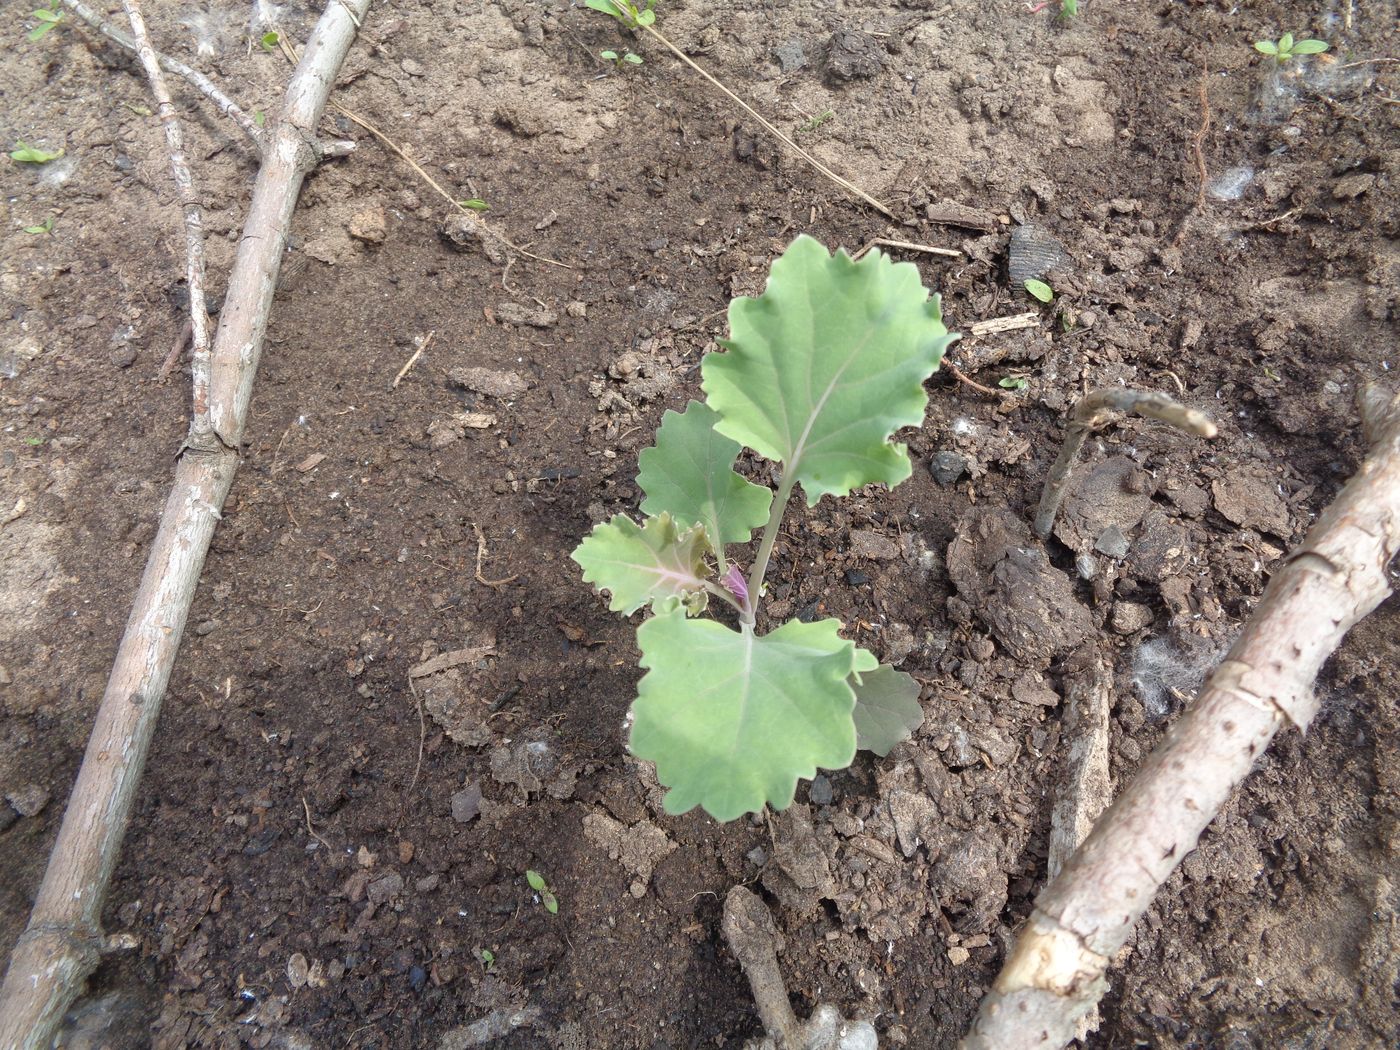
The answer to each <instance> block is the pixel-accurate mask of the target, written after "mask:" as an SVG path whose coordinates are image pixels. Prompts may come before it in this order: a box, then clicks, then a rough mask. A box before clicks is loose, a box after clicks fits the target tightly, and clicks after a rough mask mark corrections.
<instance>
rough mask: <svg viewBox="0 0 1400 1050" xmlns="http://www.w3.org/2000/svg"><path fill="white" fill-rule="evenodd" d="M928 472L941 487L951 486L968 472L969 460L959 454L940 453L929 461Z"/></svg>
mask: <svg viewBox="0 0 1400 1050" xmlns="http://www.w3.org/2000/svg"><path fill="white" fill-rule="evenodd" d="M928 470H929V473H930V474H932V475H933V480H934V481H936V482H938V483H939V484H940V485H951V484H953V483H954V482H955V481H957V480H958V478H960V477H962V476H963V474H964V473H965V472H966V470H967V459H966V458H965V457H963V456H962V455H961V454H959V453H957V452H952V451H945V452H940V453H938V455H936V456H934V457H933V459H931V460H929V465H928Z"/></svg>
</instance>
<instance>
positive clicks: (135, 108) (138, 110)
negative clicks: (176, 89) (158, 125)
mask: <svg viewBox="0 0 1400 1050" xmlns="http://www.w3.org/2000/svg"><path fill="white" fill-rule="evenodd" d="M122 105H123V106H125V107H126V108H127V109H129V110H131V112H133V113H135V114H136V115H137V116H138V117H149V116H150V115H151V107H150V106H143V105H141V104H140V103H139V102H123V103H122Z"/></svg>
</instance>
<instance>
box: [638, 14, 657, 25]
mask: <svg viewBox="0 0 1400 1050" xmlns="http://www.w3.org/2000/svg"><path fill="white" fill-rule="evenodd" d="M655 21H656V12H655V11H652V10H646V11H639V12H638V13H637V25H639V26H649V25H651V24H652V23H653V22H655Z"/></svg>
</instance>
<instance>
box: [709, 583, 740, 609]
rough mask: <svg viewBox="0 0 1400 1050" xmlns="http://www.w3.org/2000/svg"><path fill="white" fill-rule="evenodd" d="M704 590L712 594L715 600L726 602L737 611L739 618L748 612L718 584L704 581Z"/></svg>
mask: <svg viewBox="0 0 1400 1050" xmlns="http://www.w3.org/2000/svg"><path fill="white" fill-rule="evenodd" d="M705 590H707V591H708V592H709V593H711V594H713V595H714V596H715V597H716V598H720V599H722V600H724V601H726V602H728V603H729V604H730V605H732V606H733V607H734V608H735V609H736V610H737V611H738V613H739V615H740V616H743V615H745V614H746V613H747V612H748V610H747V609H745V608H744V607H743V606H742V605H740V604H739V602H738V600H737V599H736V598H735V597H734V595H732V594H730V593H729V592H728V591H726V590H725V589H724V588H723V587H722V586H720V585H719V584H718V583H715V582H714V580H706V581H705Z"/></svg>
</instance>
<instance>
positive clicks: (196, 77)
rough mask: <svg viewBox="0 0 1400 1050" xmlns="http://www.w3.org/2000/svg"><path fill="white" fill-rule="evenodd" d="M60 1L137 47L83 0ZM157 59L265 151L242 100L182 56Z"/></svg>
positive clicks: (261, 134) (133, 48) (121, 41)
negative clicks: (233, 97)
mask: <svg viewBox="0 0 1400 1050" xmlns="http://www.w3.org/2000/svg"><path fill="white" fill-rule="evenodd" d="M59 2H60V3H62V4H63V6H64V7H66V8H68V10H70V11H72V12H73V13H74V14H75V15H77V16H78V17H79V18H80V19H81V20H82V21H84V22H86V23H87V24H88V25H90V26H92V28H93V29H96V30H97V31H98V32H99V33H101V34H102V35H103V36H105V37H106V38H107V39H108V40H111V41H112V42H113V43H115V44H117V45H119V46H121V47H124V48H126V49H127V50H128V51H136V50H137V48H136V42H135V41H134V40H132V39H131V37H129V36H127V35H126V34H125V33H123V32H122V31H121V30H120V29H118V28H117V27H116V26H114V25H112V23H110V22H108V21H107V20H106V19H105V18H103V17H102V16H101V15H99V14H98V13H97V12H96V11H94V10H93V9H92V8H90V7H88V6H87V5H86V4H84V3H80V2H79V0H59ZM156 59H157V60H158V61H159V62H160V64H161V67H162V68H164V69H165V70H167V71H168V72H171V73H174V74H175V75H176V76H177V77H181V78H182V79H184V80H186V81H188V82H189V83H190V85H191V86H193V87H194V88H195V89H196V90H197V91H199V92H200V93H201V94H203V95H204V97H205V98H207V99H209V101H210V102H212V103H214V105H215V106H216V107H217V108H218V110H219V112H220V113H222V114H223V115H224V116H226V117H228V118H229V119H230V120H232V121H233V122H234V123H235V124H237V125H238V126H239V127H240V128H242V129H243V132H244V134H246V135H247V136H248V138H250V139H252V140H253V145H254V146H256V147H257V148H258V150H259V152H261V151H262V148H263V145H264V141H265V136H264V132H263V129H262V128H260V127H258V125H257V124H256V123H255V122H254V120H253V118H252V117H250V116H248V114H247V113H245V112H243V110H242V108H241V107H239V105H238V103H236V102H234V101H233V99H231V98H229V97H228V96H227V95H225V94H224V93H223V92H222V91H220V90H219V89H218V88H217V87H215V86H214V82H213V81H212V80H210V79H209V78H208V77H206V76H205V75H204V74H203V73H201V72H200V71H199V70H197V69H191V68H190V67H189V66H187V65H185V63H183V62H181V61H180V60H179V59H175V58H171V57H170V56H169V55H163V54H161V53H160V52H156Z"/></svg>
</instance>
